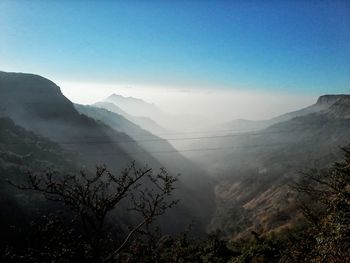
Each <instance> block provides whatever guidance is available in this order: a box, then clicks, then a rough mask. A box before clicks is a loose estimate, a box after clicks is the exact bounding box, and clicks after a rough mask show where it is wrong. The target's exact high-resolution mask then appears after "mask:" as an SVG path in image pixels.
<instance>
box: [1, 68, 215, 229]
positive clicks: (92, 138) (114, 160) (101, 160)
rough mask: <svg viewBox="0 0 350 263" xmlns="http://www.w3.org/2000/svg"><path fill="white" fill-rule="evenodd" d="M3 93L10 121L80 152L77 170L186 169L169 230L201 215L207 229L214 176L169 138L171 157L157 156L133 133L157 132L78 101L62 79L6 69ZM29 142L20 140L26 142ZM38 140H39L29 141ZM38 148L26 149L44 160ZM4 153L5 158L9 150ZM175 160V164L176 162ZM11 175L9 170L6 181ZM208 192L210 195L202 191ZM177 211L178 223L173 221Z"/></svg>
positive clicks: (70, 151)
mask: <svg viewBox="0 0 350 263" xmlns="http://www.w3.org/2000/svg"><path fill="white" fill-rule="evenodd" d="M0 97H1V100H2V105H1V109H0V115H1V116H3V117H4V118H6V120H9V121H11V122H13V123H14V125H16V126H15V127H19V128H18V129H23V130H25V131H28V132H30V133H33V134H35V136H37V137H40V138H45V140H48V141H50V142H51V143H53V144H56V145H57V146H58V147H59V149H62V151H65V152H67V153H68V154H67V156H74V160H73V162H74V165H73V167H75V170H72V171H71V172H78V171H79V169H86V170H88V171H93V170H94V169H95V166H96V165H104V164H105V165H107V167H108V168H109V169H110V170H112V171H114V172H116V173H118V172H120V171H121V170H122V169H124V168H125V167H127V166H129V165H130V164H131V162H133V161H136V164H137V165H138V167H144V166H145V165H147V166H149V167H152V168H154V169H155V170H157V169H159V168H161V167H165V168H167V170H168V171H169V172H170V174H177V173H181V178H180V182H179V184H178V186H177V190H176V193H175V197H177V198H179V197H181V200H182V201H183V202H182V203H181V204H180V205H179V206H178V208H176V209H174V210H172V211H171V212H170V213H169V214H168V215H167V216H165V217H164V220H163V226H164V229H165V230H168V231H177V230H180V229H181V230H182V229H184V228H185V226H186V225H187V224H189V223H190V222H191V220H195V221H196V222H198V224H196V225H197V226H198V229H197V230H196V231H198V233H200V232H203V231H204V226H205V225H206V224H207V223H208V220H209V218H210V215H211V212H212V210H213V204H214V202H213V200H214V197H213V191H212V185H211V180H210V179H209V177H208V176H206V173H205V172H204V171H202V170H201V169H199V168H197V167H196V166H195V165H194V164H192V163H191V162H190V161H189V160H187V159H186V158H184V157H182V156H180V155H179V154H178V153H177V152H176V150H174V149H173V148H172V146H171V145H169V144H168V143H167V142H165V141H162V140H161V142H160V143H159V145H160V146H161V147H163V148H166V149H168V150H170V151H171V152H172V154H171V156H170V157H169V159H167V158H164V155H160V156H161V157H162V158H158V157H159V156H156V155H151V154H150V153H149V152H148V151H147V149H146V148H145V146H146V145H145V144H143V145H141V143H139V142H136V141H135V139H133V138H132V137H131V136H129V134H128V133H130V134H143V135H145V136H151V138H153V139H155V140H159V139H160V138H157V137H156V136H154V135H152V134H151V133H149V132H147V131H145V130H142V129H141V128H140V127H139V126H137V125H136V124H134V123H132V122H130V121H129V120H127V119H126V118H124V117H123V116H121V115H118V114H115V113H112V112H109V111H106V110H102V109H99V108H96V107H85V106H81V105H80V106H79V105H74V104H73V103H72V102H71V101H69V100H68V99H67V98H66V97H64V96H63V94H62V93H61V91H60V88H59V87H58V86H57V85H56V84H54V83H53V82H52V81H50V80H48V79H45V78H43V77H41V76H38V75H33V74H24V73H7V72H0ZM77 109H78V110H79V111H78V110H77ZM88 115H89V116H88ZM7 143H8V141H7V138H6V137H1V138H0V144H2V145H3V149H4V151H6V156H8V155H11V154H15V153H13V152H12V150H11V148H8V147H7ZM25 143H26V142H23V143H20V142H19V144H20V145H23V144H25ZM38 143H39V142H37V141H35V142H32V143H30V144H29V145H30V146H31V145H36V144H38ZM36 153H37V152H35V151H34V149H32V147H27V149H26V150H25V151H23V152H22V154H24V155H26V154H30V155H33V158H35V159H40V156H41V155H43V154H44V153H40V154H39V153H37V154H38V155H37V154H36ZM1 158H5V157H4V155H2V157H1ZM6 158H7V157H6ZM43 160H45V159H43ZM167 160H168V161H167ZM6 163H7V162H6ZM57 163H59V158H57ZM2 164H4V163H3V162H2ZM170 164H173V165H172V166H171V167H170ZM4 166H7V164H6V165H4ZM62 166H64V165H62ZM168 166H169V167H168ZM37 168H38V169H39V167H37ZM53 169H55V167H53ZM187 169H188V171H187ZM37 172H39V171H37ZM9 176H10V175H9V174H7V173H5V174H3V175H2V177H1V180H5V179H6V178H7V177H9ZM198 176H201V180H200V181H201V184H200V186H198V185H197V184H196V183H195V182H196V181H197V180H198ZM206 178H207V179H206ZM4 185H5V183H4ZM201 187H202V188H201ZM203 191H204V192H205V193H206V194H205V195H203V194H202V192H203ZM5 192H6V191H5ZM203 201H204V202H206V203H207V204H208V207H207V208H206V209H205V210H203V209H198V208H199V207H200V203H202V202H203ZM175 214H176V218H177V220H176V222H171V223H170V219H171V218H174V216H175Z"/></svg>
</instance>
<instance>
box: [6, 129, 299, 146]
mask: <svg viewBox="0 0 350 263" xmlns="http://www.w3.org/2000/svg"><path fill="white" fill-rule="evenodd" d="M300 130H305V129H296V130H290V129H289V130H283V131H281V130H279V131H268V132H257V133H248V132H246V133H234V134H226V135H213V136H199V137H176V138H166V139H164V138H155V139H145V140H134V139H131V140H118V141H115V140H93V141H57V140H52V139H50V138H49V140H52V142H55V143H57V144H63V145H65V144H67V145H69V144H109V143H116V144H121V143H138V142H157V141H186V140H201V139H215V138H230V137H240V136H241V137H242V136H243V137H247V136H258V135H265V134H282V133H287V132H294V131H300ZM105 137H106V138H109V136H105ZM90 138H93V137H90ZM97 138H98V137H97ZM101 138H103V137H101ZM2 144H5V145H21V144H28V145H30V144H37V142H8V143H7V142H3V143H2Z"/></svg>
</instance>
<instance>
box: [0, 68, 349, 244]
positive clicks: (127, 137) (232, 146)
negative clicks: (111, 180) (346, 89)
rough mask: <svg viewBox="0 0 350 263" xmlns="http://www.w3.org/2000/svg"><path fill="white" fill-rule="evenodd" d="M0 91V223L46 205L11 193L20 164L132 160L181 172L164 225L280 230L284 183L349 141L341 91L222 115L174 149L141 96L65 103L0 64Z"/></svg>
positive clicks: (62, 167)
mask: <svg viewBox="0 0 350 263" xmlns="http://www.w3.org/2000/svg"><path fill="white" fill-rule="evenodd" d="M0 98H1V106H0V127H1V130H0V174H1V176H0V190H1V192H0V195H1V199H0V200H1V202H0V206H1V208H2V209H0V210H1V211H2V215H1V220H2V222H3V224H2V226H3V228H6V227H5V226H8V222H11V221H18V222H20V221H21V218H23V221H24V222H29V221H30V220H31V218H33V217H35V215H36V214H38V213H39V212H40V211H42V210H50V209H53V207H50V206H48V205H47V204H46V203H45V202H44V201H43V200H39V199H38V197H37V196H35V195H32V194H18V193H17V192H15V191H14V189H13V188H11V187H10V186H9V185H8V184H7V183H6V179H7V178H10V179H13V180H21V179H23V176H24V174H25V172H26V171H28V170H30V171H34V172H45V171H46V170H48V169H53V170H55V171H58V172H60V173H65V172H78V171H79V170H81V169H83V170H87V171H89V172H92V171H93V170H94V169H95V166H96V165H99V164H106V165H107V166H108V168H109V169H110V170H112V171H116V172H118V171H120V170H121V169H123V168H125V167H126V166H128V165H129V164H130V163H131V162H132V161H136V163H137V164H138V166H139V167H143V166H145V165H148V166H150V167H153V168H154V169H158V168H160V167H165V168H166V169H167V170H168V171H169V172H170V173H171V174H177V173H180V174H181V176H180V182H179V184H178V186H177V189H176V197H177V198H179V199H181V202H180V205H179V207H178V208H176V209H174V210H171V212H170V213H169V214H168V215H166V216H165V217H164V218H163V220H162V222H161V225H162V226H163V227H164V229H166V230H167V231H169V232H178V231H179V230H183V229H184V228H185V225H186V224H188V223H190V222H191V220H193V219H194V220H196V226H197V228H198V229H197V230H196V231H197V233H198V234H203V233H204V232H205V231H207V232H211V231H213V232H215V231H217V230H220V232H221V233H222V235H223V236H225V237H226V238H230V239H237V238H240V237H244V236H247V235H248V234H249V233H250V232H251V231H255V232H262V233H270V232H273V231H279V230H281V229H285V228H288V227H289V226H291V225H293V224H297V223H298V220H299V219H300V216H299V213H298V210H297V208H296V205H295V195H294V193H293V192H292V191H291V190H290V187H289V185H290V184H291V182H294V181H295V180H297V179H298V178H299V176H300V172H301V171H308V170H310V169H315V168H317V169H325V168H327V167H328V166H329V165H331V164H332V163H333V162H335V161H337V160H339V158H340V156H341V154H340V152H341V150H340V147H342V146H346V145H347V144H348V143H349V142H350V95H345V94H340V95H324V96H321V97H319V99H318V100H317V101H316V102H315V104H313V105H311V106H309V107H306V108H304V109H301V110H297V111H294V112H290V113H286V114H283V115H280V116H277V117H275V118H271V119H268V120H261V121H250V120H234V121H232V122H229V123H225V124H223V125H221V126H218V127H217V128H216V130H222V129H223V128H224V129H226V130H227V132H225V133H220V134H219V135H215V134H214V131H213V134H210V135H208V136H203V137H202V138H194V139H192V138H190V139H191V140H188V141H190V144H189V145H190V147H189V149H193V151H191V150H189V151H183V152H182V151H181V149H177V148H174V146H173V145H172V144H171V143H170V142H169V141H167V140H166V139H164V138H163V137H162V136H161V134H165V133H167V132H168V130H167V128H163V125H162V121H161V120H162V119H163V118H167V119H168V120H167V121H168V122H169V121H171V118H170V117H169V116H168V115H167V114H165V113H164V112H162V111H161V110H159V109H158V108H157V107H156V106H155V105H153V104H149V103H147V102H144V101H142V100H140V99H135V98H125V97H122V96H120V95H116V94H112V95H111V96H110V97H108V98H107V99H105V100H104V101H101V102H98V103H96V104H93V105H78V104H73V103H72V102H71V101H69V100H68V99H67V98H66V97H64V95H63V94H62V93H61V91H60V88H59V87H58V86H57V85H56V84H55V83H53V82H52V81H50V80H48V79H45V78H43V77H41V76H38V75H34V74H24V73H7V72H0ZM152 116H153V117H154V118H153V117H152ZM158 123H160V124H158ZM164 127H165V126H164ZM229 131H233V132H234V133H233V132H229ZM180 139H182V138H180ZM184 139H186V137H184ZM179 141H181V140H179ZM184 155H185V156H184ZM11 209H13V210H11ZM11 211H13V212H11ZM119 216H122V215H119ZM175 219H176V220H175ZM1 231H2V232H3V233H5V235H6V234H9V233H11V231H10V230H9V229H2V230H1Z"/></svg>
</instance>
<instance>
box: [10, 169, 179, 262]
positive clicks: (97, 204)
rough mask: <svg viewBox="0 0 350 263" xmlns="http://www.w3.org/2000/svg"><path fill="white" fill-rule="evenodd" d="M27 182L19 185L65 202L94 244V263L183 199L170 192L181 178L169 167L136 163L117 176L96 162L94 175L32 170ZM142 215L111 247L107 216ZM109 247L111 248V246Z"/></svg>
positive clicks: (119, 248)
mask: <svg viewBox="0 0 350 263" xmlns="http://www.w3.org/2000/svg"><path fill="white" fill-rule="evenodd" d="M26 179H27V181H26V183H25V184H20V185H19V184H15V183H13V182H10V184H12V185H14V186H15V187H17V188H18V189H21V190H32V191H35V192H39V193H42V194H43V195H44V196H45V197H46V199H48V200H50V201H55V202H60V203H62V204H64V206H65V207H67V208H68V209H69V210H70V211H71V212H72V213H73V215H74V221H75V222H77V221H78V222H79V223H80V225H81V226H82V232H83V234H84V236H85V237H86V240H87V243H88V244H89V247H90V249H87V250H88V251H87V254H88V258H90V259H91V260H92V261H94V262H97V261H98V262H109V261H111V260H112V259H113V258H114V257H115V256H116V255H118V253H120V252H121V251H122V250H123V249H124V248H125V246H126V245H127V244H128V243H129V242H130V240H131V239H132V238H133V236H134V235H135V234H136V233H137V232H138V230H140V229H141V228H142V227H145V226H148V225H150V224H151V223H152V222H153V221H154V219H155V218H157V217H158V216H160V215H162V214H164V213H165V212H166V210H167V209H169V208H172V207H173V206H174V205H176V204H177V203H178V200H174V199H172V197H171V194H172V191H173V190H174V189H175V188H174V183H175V182H176V181H177V177H174V176H171V175H169V174H168V173H167V171H166V170H165V169H161V170H160V172H159V173H157V174H154V173H153V170H152V169H151V168H143V169H138V168H136V165H135V163H132V164H131V165H130V166H129V167H127V168H126V169H124V170H123V171H122V172H121V174H120V175H118V176H117V175H114V174H112V173H111V172H110V171H108V170H107V168H106V167H105V166H101V167H97V168H96V172H95V174H94V175H93V176H89V175H87V174H86V173H85V172H81V173H80V174H78V175H77V174H66V175H63V176H62V175H59V174H56V173H54V172H47V173H45V174H39V175H37V174H32V173H27V177H26ZM118 208H119V209H124V210H127V211H132V212H134V213H136V214H137V216H136V218H138V220H139V222H138V223H136V224H134V225H133V226H130V227H129V230H128V231H129V232H128V233H126V234H124V235H122V233H119V237H118V238H117V240H113V242H112V244H110V245H109V246H106V240H108V231H106V217H107V215H108V214H109V213H110V212H111V211H113V210H116V209H118ZM106 248H109V249H107V250H108V251H106Z"/></svg>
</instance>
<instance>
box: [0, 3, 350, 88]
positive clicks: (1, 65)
mask: <svg viewBox="0 0 350 263" xmlns="http://www.w3.org/2000/svg"><path fill="white" fill-rule="evenodd" d="M0 38H1V41H0V70H5V71H25V72H33V73H37V74H41V75H44V76H47V77H50V78H53V80H60V81H73V82H89V81H94V82H104V83H136V84H140V85H164V86H193V87H211V88H228V89H230V88H235V89H251V90H262V91H265V90H266V91H275V90H276V91H283V92H285V91H286V92H298V93H300V92H306V93H307V92H310V93H313V94H316V93H319V94H323V93H348V92H349V90H350V1H243V0H242V1H78V0H76V1H15V0H11V1H6V0H5V1H4V0H1V1H0Z"/></svg>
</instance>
